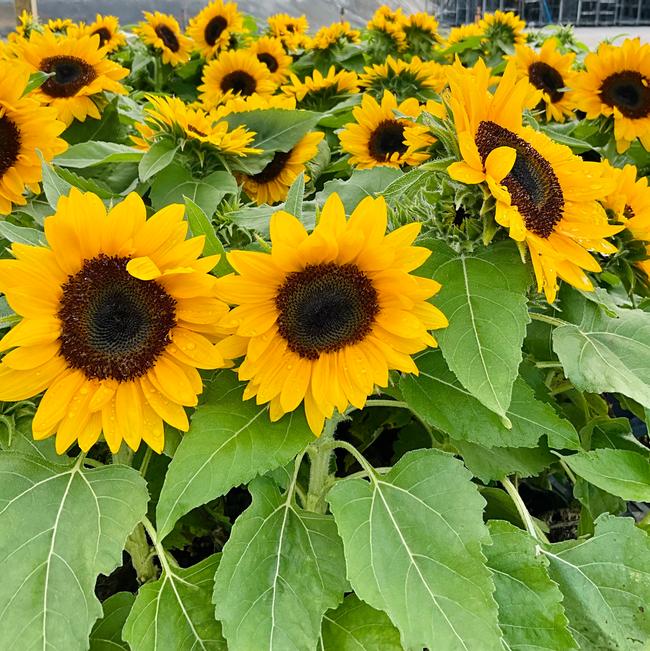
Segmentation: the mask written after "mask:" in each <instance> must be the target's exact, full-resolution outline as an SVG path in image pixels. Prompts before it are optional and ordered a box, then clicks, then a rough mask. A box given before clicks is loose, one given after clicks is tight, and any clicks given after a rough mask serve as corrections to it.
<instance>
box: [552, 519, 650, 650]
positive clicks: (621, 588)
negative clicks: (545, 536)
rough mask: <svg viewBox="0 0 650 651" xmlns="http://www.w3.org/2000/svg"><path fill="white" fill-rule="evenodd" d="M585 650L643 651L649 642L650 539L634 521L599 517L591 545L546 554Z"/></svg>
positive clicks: (558, 548) (564, 546)
mask: <svg viewBox="0 0 650 651" xmlns="http://www.w3.org/2000/svg"><path fill="white" fill-rule="evenodd" d="M542 551H543V553H544V554H545V555H546V556H547V558H548V559H549V562H550V568H549V569H550V574H551V578H552V579H554V580H555V581H556V582H557V583H558V584H559V586H560V590H561V591H562V593H563V594H564V609H565V612H566V615H567V617H568V618H569V624H570V629H571V632H572V634H573V637H574V638H575V639H576V641H577V642H578V644H579V645H580V648H581V649H641V648H644V647H643V644H644V643H645V642H646V641H647V640H648V639H650V608H649V607H648V604H650V571H649V569H648V568H650V536H648V534H646V533H645V532H644V531H643V530H641V529H638V528H637V527H635V526H634V521H633V520H632V519H631V518H617V517H614V516H610V515H605V516H601V517H600V518H598V520H597V521H596V533H595V535H594V536H593V538H590V539H589V540H586V541H585V540H580V541H578V540H572V541H569V542H563V543H556V544H555V545H548V546H547V547H546V548H545V549H543V550H542Z"/></svg>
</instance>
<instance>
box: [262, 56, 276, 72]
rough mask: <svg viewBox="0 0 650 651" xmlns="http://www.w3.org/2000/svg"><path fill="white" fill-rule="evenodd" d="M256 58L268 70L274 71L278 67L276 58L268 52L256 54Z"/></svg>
mask: <svg viewBox="0 0 650 651" xmlns="http://www.w3.org/2000/svg"><path fill="white" fill-rule="evenodd" d="M257 60H258V61H260V62H261V63H263V64H264V65H265V66H266V67H267V68H268V69H269V72H275V71H276V70H277V69H278V67H279V66H278V62H277V60H276V58H275V57H274V56H273V55H272V54H269V53H268V52H261V53H260V54H258V55H257Z"/></svg>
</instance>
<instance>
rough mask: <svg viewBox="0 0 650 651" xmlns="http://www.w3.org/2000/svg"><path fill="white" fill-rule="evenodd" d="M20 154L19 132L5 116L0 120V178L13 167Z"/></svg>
mask: <svg viewBox="0 0 650 651" xmlns="http://www.w3.org/2000/svg"><path fill="white" fill-rule="evenodd" d="M19 153H20V130H19V129H18V127H17V126H16V124H15V123H14V122H12V121H11V120H10V119H9V118H8V117H7V116H6V115H3V116H2V117H1V118H0V178H2V177H3V176H4V174H5V172H6V171H7V170H8V169H9V168H11V167H13V166H14V163H15V162H16V161H17V160H18V154H19Z"/></svg>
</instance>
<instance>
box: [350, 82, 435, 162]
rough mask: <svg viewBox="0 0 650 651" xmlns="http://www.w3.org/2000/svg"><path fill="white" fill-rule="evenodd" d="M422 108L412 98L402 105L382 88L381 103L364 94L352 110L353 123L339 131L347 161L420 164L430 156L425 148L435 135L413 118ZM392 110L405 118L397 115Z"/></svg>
mask: <svg viewBox="0 0 650 651" xmlns="http://www.w3.org/2000/svg"><path fill="white" fill-rule="evenodd" d="M421 110H422V108H421V107H420V104H419V103H418V101H417V100H416V99H414V98H409V99H407V100H404V101H403V102H402V103H401V104H398V103H397V99H396V98H395V96H394V95H393V94H392V93H391V92H390V91H388V90H387V91H385V92H384V96H383V97H382V100H381V105H380V104H378V103H377V101H376V100H375V98H374V97H372V95H364V96H363V99H362V100H361V106H357V107H355V108H354V109H353V111H352V114H353V115H354V119H355V122H351V123H348V124H346V125H345V127H344V128H343V129H342V130H341V131H340V132H339V139H340V141H341V149H342V150H343V151H344V152H347V153H349V154H351V156H350V164H351V165H354V166H355V167H358V168H360V169H369V168H371V167H378V166H379V165H387V166H389V167H402V166H404V165H419V164H420V163H423V162H424V161H425V160H427V159H428V158H429V152H427V151H423V150H426V149H427V148H428V147H429V146H430V145H431V144H432V143H433V142H434V140H435V139H434V137H433V136H432V135H431V134H430V133H429V130H428V129H427V127H426V126H424V125H423V124H417V123H416V122H415V119H416V118H417V117H418V116H419V115H420V112H421ZM395 113H399V114H402V115H406V116H408V117H398V116H397V115H395Z"/></svg>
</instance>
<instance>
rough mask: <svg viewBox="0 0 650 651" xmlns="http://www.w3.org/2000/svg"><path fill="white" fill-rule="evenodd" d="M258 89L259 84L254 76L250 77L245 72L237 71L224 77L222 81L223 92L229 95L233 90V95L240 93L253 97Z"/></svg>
mask: <svg viewBox="0 0 650 651" xmlns="http://www.w3.org/2000/svg"><path fill="white" fill-rule="evenodd" d="M256 89H257V82H256V81H255V78H254V77H253V76H252V75H249V74H248V73H247V72H245V71H244V70H235V71H233V72H229V73H228V74H227V75H224V78H223V79H222V80H221V90H222V91H223V92H224V93H227V92H228V91H229V90H231V91H232V92H233V93H239V94H240V95H244V96H245V97H248V96H249V95H252V94H253V93H254V92H255V90H256Z"/></svg>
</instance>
